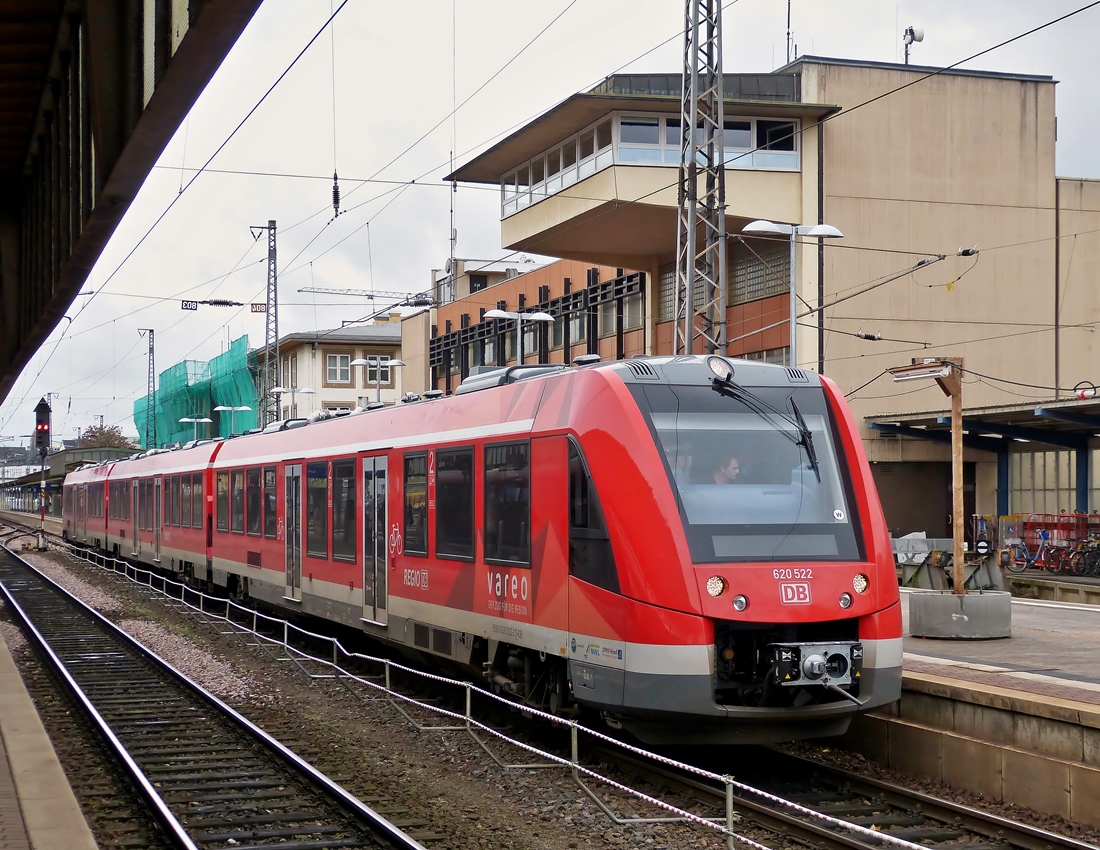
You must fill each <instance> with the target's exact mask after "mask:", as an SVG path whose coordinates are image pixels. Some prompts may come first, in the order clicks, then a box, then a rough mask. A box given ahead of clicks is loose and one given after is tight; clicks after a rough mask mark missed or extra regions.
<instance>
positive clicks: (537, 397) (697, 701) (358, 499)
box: [64, 356, 902, 743]
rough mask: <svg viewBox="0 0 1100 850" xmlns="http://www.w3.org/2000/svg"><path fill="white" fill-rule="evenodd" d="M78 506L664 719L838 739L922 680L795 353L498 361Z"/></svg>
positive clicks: (827, 420) (231, 570)
mask: <svg viewBox="0 0 1100 850" xmlns="http://www.w3.org/2000/svg"><path fill="white" fill-rule="evenodd" d="M64 527H65V533H66V535H67V536H68V537H69V538H70V539H71V540H73V541H76V542H80V543H84V544H87V545H89V546H95V547H99V548H103V549H106V550H109V551H114V552H117V553H118V554H120V555H122V556H125V557H128V558H134V559H137V560H139V561H142V562H145V563H148V564H154V565H158V566H160V567H162V568H165V569H169V570H174V571H176V572H179V573H182V574H183V575H185V576H186V577H188V578H189V579H192V580H194V581H198V582H206V583H209V584H211V585H216V586H220V587H224V588H226V589H227V591H228V592H229V593H231V594H233V595H234V596H236V597H238V598H246V597H251V598H254V599H256V600H260V601H263V602H265V603H268V604H271V605H275V606H281V607H285V608H291V609H296V610H299V611H302V612H306V613H309V614H313V615H316V616H318V617H322V618H325V619H328V620H334V621H337V622H340V623H344V624H346V625H350V626H353V627H355V628H359V629H362V630H363V631H364V632H366V633H368V634H370V635H373V636H375V637H377V638H379V639H381V640H384V641H388V642H390V643H391V644H395V645H398V646H400V647H402V648H403V649H404V650H405V651H406V652H408V653H409V654H411V655H416V656H419V657H420V658H421V659H422V660H427V659H428V658H435V659H447V660H449V661H451V662H453V663H457V664H459V665H462V666H464V667H465V668H467V669H468V670H471V671H475V672H476V673H477V674H478V675H484V676H485V677H487V679H488V680H489V682H490V683H491V684H492V685H493V686H495V687H498V688H501V689H503V690H506V691H508V692H510V693H511V694H513V695H515V697H516V698H518V699H523V700H526V701H528V702H530V703H532V704H537V705H542V706H545V707H546V708H548V709H549V710H553V711H562V710H569V709H570V708H571V707H572V706H575V705H576V704H578V703H579V704H581V705H582V706H586V707H589V708H595V709H598V710H600V711H601V712H602V713H603V716H604V717H605V718H606V719H607V720H608V722H609V723H610V724H611V725H613V726H619V725H621V726H622V727H625V728H626V729H628V730H629V731H631V732H632V733H634V734H635V735H636V736H637V737H638V738H640V739H641V740H643V741H646V742H649V743H673V742H679V743H713V742H741V741H744V742H748V741H762V740H781V739H792V738H799V737H811V736H821V735H834V734H838V733H840V732H842V731H843V730H844V729H845V728H846V727H847V725H848V723H849V721H850V719H851V717H852V716H853V714H854V713H855V712H856V711H859V710H862V709H869V708H872V707H874V706H878V705H882V704H884V703H888V702H891V701H893V700H895V699H897V698H898V697H899V696H900V693H901V657H902V650H901V643H902V642H901V635H902V631H901V629H902V627H901V613H900V605H899V596H898V587H897V581H896V578H895V572H894V562H893V556H892V554H891V551H890V541H889V537H888V533H887V529H886V524H885V521H884V518H883V514H882V508H881V506H880V504H879V500H878V496H877V493H876V491H875V487H874V484H873V482H872V478H871V472H870V468H869V466H868V464H867V460H866V458H865V456H864V453H863V449H862V445H861V442H860V438H859V433H858V428H857V425H856V422H855V421H854V420H853V418H852V415H851V412H850V410H849V409H848V407H847V405H846V404H845V402H844V399H843V397H842V395H841V394H840V392H839V391H838V390H837V388H836V386H835V384H833V383H832V382H831V381H829V380H828V379H826V378H821V377H819V376H818V375H816V374H813V373H806V372H802V371H800V370H798V369H787V368H783V367H779V366H772V365H767V364H763V363H755V362H748V361H737V360H728V359H725V358H722V357H717V356H710V357H701V356H690V357H658V358H648V359H634V360H628V361H620V362H615V363H606V364H588V365H584V366H573V367H563V366H526V367H510V368H507V369H496V370H492V371H488V372H484V373H482V374H479V375H476V376H472V377H470V378H468V379H467V380H466V381H465V382H464V383H463V385H462V386H461V387H460V389H459V390H458V392H457V393H456V394H455V395H453V396H450V397H447V398H434V399H425V400H422V401H416V402H414V403H408V404H401V405H398V406H396V407H388V408H384V409H379V410H371V411H367V412H364V413H361V414H360V413H356V414H352V415H347V416H342V417H339V418H334V419H331V420H326V421H321V422H317V423H306V422H305V421H304V420H292V421H289V422H282V423H275V424H274V425H273V426H271V427H269V428H267V429H265V431H264V432H263V433H256V434H250V435H246V436H243V437H239V438H235V439H231V440H227V441H208V442H200V443H199V444H197V445H195V446H193V447H188V448H184V449H177V450H173V451H162V452H156V453H151V454H147V455H146V456H139V457H136V458H134V459H129V460H126V461H118V462H114V463H107V464H103V465H100V466H97V467H92V468H89V469H86V470H81V471H78V472H75V473H72V474H70V475H69V477H68V479H67V480H66V482H65V489H64Z"/></svg>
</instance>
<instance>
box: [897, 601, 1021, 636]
mask: <svg viewBox="0 0 1100 850" xmlns="http://www.w3.org/2000/svg"><path fill="white" fill-rule="evenodd" d="M907 595H908V598H909V633H910V634H911V635H913V636H914V637H925V638H947V639H952V640H985V639H989V638H1006V637H1011V636H1012V595H1011V594H1010V593H1007V592H1005V591H997V590H992V591H979V592H974V593H967V594H965V595H956V594H954V593H947V592H940V591H929V592H926V593H910V594H907Z"/></svg>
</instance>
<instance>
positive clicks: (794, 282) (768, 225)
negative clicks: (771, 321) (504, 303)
mask: <svg viewBox="0 0 1100 850" xmlns="http://www.w3.org/2000/svg"><path fill="white" fill-rule="evenodd" d="M741 232H742V233H747V234H749V235H751V236H787V237H789V238H790V240H791V355H790V358H789V362H788V365H790V366H795V367H797V366H798V352H797V335H798V319H797V316H798V270H797V269H798V251H797V246H798V237H799V236H808V237H810V238H811V239H843V238H844V234H843V233H841V232H840V231H839V230H837V229H836V228H835V227H833V226H832V225H831V224H776V223H775V222H774V221H766V220H764V219H759V220H757V221H750V222H749V223H748V224H746V225H745V226H744V227H743V228H742V229H741ZM486 315H488V314H486Z"/></svg>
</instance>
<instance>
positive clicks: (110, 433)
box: [76, 425, 137, 449]
mask: <svg viewBox="0 0 1100 850" xmlns="http://www.w3.org/2000/svg"><path fill="white" fill-rule="evenodd" d="M76 447H77V448H78V449H136V448H137V446H136V445H134V441H133V440H131V439H130V438H129V437H127V436H126V435H125V434H123V433H122V428H121V427H120V426H118V425H108V426H106V427H105V428H101V427H99V426H98V425H92V426H91V427H89V428H85V429H84V432H83V433H82V434H81V435H80V439H79V440H77V441H76Z"/></svg>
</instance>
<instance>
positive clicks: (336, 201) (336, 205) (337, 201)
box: [332, 171, 340, 215]
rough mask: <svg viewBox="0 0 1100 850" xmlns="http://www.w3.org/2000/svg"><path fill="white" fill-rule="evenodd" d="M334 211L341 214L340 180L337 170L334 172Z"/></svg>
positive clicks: (335, 213)
mask: <svg viewBox="0 0 1100 850" xmlns="http://www.w3.org/2000/svg"><path fill="white" fill-rule="evenodd" d="M332 212H333V214H334V215H340V181H339V178H338V177H337V176H336V172H335V171H334V172H332Z"/></svg>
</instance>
